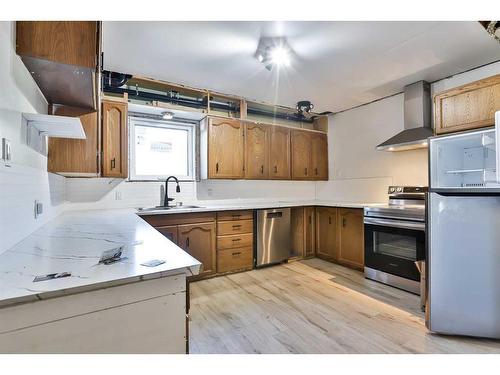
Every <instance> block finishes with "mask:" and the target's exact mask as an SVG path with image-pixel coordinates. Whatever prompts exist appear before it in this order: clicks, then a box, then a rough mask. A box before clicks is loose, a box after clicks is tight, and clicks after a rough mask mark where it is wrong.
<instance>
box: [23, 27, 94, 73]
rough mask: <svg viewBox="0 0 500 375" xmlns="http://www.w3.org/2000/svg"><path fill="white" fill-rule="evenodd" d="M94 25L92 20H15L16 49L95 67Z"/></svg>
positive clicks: (39, 56) (52, 59)
mask: <svg viewBox="0 0 500 375" xmlns="http://www.w3.org/2000/svg"><path fill="white" fill-rule="evenodd" d="M97 27H98V26H97V22H95V21H17V22H16V52H17V54H18V55H24V56H31V57H38V58H40V59H44V60H49V61H55V62H58V63H63V64H69V65H77V66H84V67H87V68H92V69H95V68H96V65H97Z"/></svg>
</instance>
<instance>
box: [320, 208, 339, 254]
mask: <svg viewBox="0 0 500 375" xmlns="http://www.w3.org/2000/svg"><path fill="white" fill-rule="evenodd" d="M337 246H338V242H337V208H334V207H333V208H332V207H316V254H317V255H319V256H323V257H325V258H327V259H329V260H337V259H338V254H337Z"/></svg>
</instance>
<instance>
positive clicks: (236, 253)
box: [233, 251, 241, 256]
mask: <svg viewBox="0 0 500 375" xmlns="http://www.w3.org/2000/svg"><path fill="white" fill-rule="evenodd" d="M238 255H241V251H237V252H235V253H233V256H238Z"/></svg>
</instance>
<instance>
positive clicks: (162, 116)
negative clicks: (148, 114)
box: [161, 111, 174, 120]
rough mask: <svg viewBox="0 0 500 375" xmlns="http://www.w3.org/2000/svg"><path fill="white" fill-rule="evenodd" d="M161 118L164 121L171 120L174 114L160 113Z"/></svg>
mask: <svg viewBox="0 0 500 375" xmlns="http://www.w3.org/2000/svg"><path fill="white" fill-rule="evenodd" d="M161 118H162V119H164V120H172V119H173V118H174V113H173V112H169V111H165V112H162V113H161Z"/></svg>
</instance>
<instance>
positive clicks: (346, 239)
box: [337, 208, 365, 270]
mask: <svg viewBox="0 0 500 375" xmlns="http://www.w3.org/2000/svg"><path fill="white" fill-rule="evenodd" d="M338 213H339V222H338V225H339V231H338V239H339V246H338V249H339V251H338V259H337V260H338V262H339V263H343V264H345V265H348V266H350V267H353V268H357V269H360V270H362V269H363V267H364V258H365V256H364V224H363V210H362V209H359V208H339V209H338Z"/></svg>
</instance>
